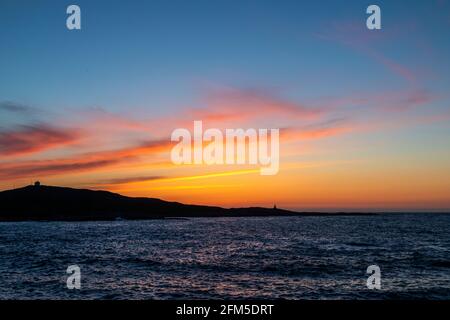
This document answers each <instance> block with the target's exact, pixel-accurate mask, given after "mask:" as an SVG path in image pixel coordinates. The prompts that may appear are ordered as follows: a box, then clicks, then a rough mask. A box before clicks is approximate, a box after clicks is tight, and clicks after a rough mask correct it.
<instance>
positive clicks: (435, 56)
mask: <svg viewBox="0 0 450 320" xmlns="http://www.w3.org/2000/svg"><path fill="white" fill-rule="evenodd" d="M375 3H376V4H378V5H379V6H380V7H381V12H382V13H381V15H382V29H381V30H368V29H367V28H366V18H367V17H368V15H367V14H366V8H367V6H368V5H370V4H375ZM70 4H77V5H79V6H80V7H81V16H82V29H81V30H72V31H69V30H68V29H67V28H66V18H67V14H66V8H67V6H68V5H70ZM0 39H1V41H0V190H6V189H11V188H14V187H21V186H24V185H28V184H30V183H31V182H32V181H35V180H40V181H41V183H43V184H46V185H57V186H70V187H76V188H92V189H103V190H110V191H113V192H118V193H121V194H124V195H129V196H146V197H157V198H162V199H165V200H171V201H180V202H185V203H196V204H211V205H221V206H226V207H233V206H253V205H258V206H273V205H274V204H275V203H276V204H277V206H278V207H283V208H291V209H299V210H308V209H314V210H362V209H370V210H401V211H417V210H420V211H422V210H434V211H436V210H437V211H441V210H449V209H450V90H449V89H450V59H449V58H450V1H444V0H440V1H439V0H436V1H434V0H432V1H376V2H373V3H372V2H367V1H326V2H318V1H285V0H283V1H264V0H253V1H247V0H232V1H225V0H217V1H211V0H209V1H206V0H195V1H186V0H185V1H156V0H152V1H129V2H126V1H78V0H77V1H5V0H0ZM194 120H202V121H203V126H204V127H205V128H219V129H221V130H224V129H226V128H244V129H245V128H280V135H281V140H280V144H281V145H280V171H279V173H278V174H277V175H274V176H262V175H260V173H259V166H255V165H232V166H231V165H211V166H207V165H174V164H172V162H171V159H170V150H171V148H172V146H173V145H174V143H172V142H171V141H170V135H171V133H172V131H173V130H174V129H176V128H187V129H189V130H191V131H192V130H193V121H194Z"/></svg>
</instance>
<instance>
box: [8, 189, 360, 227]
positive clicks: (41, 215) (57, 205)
mask: <svg viewBox="0 0 450 320" xmlns="http://www.w3.org/2000/svg"><path fill="white" fill-rule="evenodd" d="M361 214H365V213H344V212H340V213H318V212H295V211H289V210H283V209H278V208H276V206H274V207H273V208H261V207H249V208H229V209H227V208H221V207H214V206H202V205H188V204H182V203H179V202H169V201H164V200H160V199H155V198H132V197H126V196H122V195H120V194H117V193H112V192H108V191H95V190H88V189H73V188H63V187H53V186H44V185H40V183H36V184H35V185H30V186H26V187H23V188H18V189H13V190H6V191H1V192H0V221H49V220H52V221H92V220H116V219H128V220H138V219H141V220H142V219H162V218H171V217H172V218H174V217H244V216H246V217H249V216H310V215H361Z"/></svg>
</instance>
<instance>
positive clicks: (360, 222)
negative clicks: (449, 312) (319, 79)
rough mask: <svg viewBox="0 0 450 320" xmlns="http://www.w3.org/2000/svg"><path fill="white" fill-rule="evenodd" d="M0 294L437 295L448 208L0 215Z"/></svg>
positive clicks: (445, 277)
mask: <svg viewBox="0 0 450 320" xmlns="http://www.w3.org/2000/svg"><path fill="white" fill-rule="evenodd" d="M69 266H76V267H77V268H79V273H77V274H75V273H73V272H69V273H68V272H67V270H68V267H69ZM369 266H375V268H378V271H379V272H375V274H373V272H374V271H373V270H374V269H373V267H372V269H370V268H369V271H370V272H369V273H368V272H367V271H368V267H369ZM71 270H73V269H69V271H71ZM74 275H75V276H78V275H79V280H80V281H79V284H80V287H79V289H76V288H73V285H72V289H69V288H68V282H69V287H71V286H70V284H73V283H74V282H73V279H74V278H73V276H74ZM373 276H376V277H378V279H379V280H380V281H379V284H380V285H379V287H378V288H377V287H374V286H373V285H369V286H368V283H367V282H368V279H369V278H370V277H372V278H371V279H372V280H373V279H374V278H373ZM68 280H70V281H68ZM369 280H370V279H369ZM372 280H370V281H369V282H370V284H373V283H376V282H373V281H372ZM369 287H370V288H369ZM0 299H27V300H28V299H64V300H66V299H89V300H90V299H105V300H110V299H132V300H142V299H295V300H304V299H307V300H316V299H346V300H354V299H357V300H366V299H370V300H372V299H376V300H378V299H383V300H384V299H432V300H435V299H436V300H447V299H450V215H449V214H432V213H428V214H427V213H423V214H418V213H414V214H381V215H376V216H310V217H302V216H298V217H242V218H239V217H233V218H231V217H230V218H189V219H164V220H146V221H109V222H2V223H0Z"/></svg>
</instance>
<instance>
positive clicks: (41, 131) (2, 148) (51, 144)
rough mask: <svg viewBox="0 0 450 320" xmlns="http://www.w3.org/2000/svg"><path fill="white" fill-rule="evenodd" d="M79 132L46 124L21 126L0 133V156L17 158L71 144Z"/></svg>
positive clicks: (76, 139)
mask: <svg viewBox="0 0 450 320" xmlns="http://www.w3.org/2000/svg"><path fill="white" fill-rule="evenodd" d="M79 138H80V132H79V131H77V130H73V129H62V128H56V127H52V126H50V125H47V124H35V125H21V126H19V127H16V128H14V129H11V130H3V131H0V154H1V155H2V156H18V155H24V154H30V153H35V152H39V151H43V150H48V149H51V148H56V147H61V146H67V145H69V144H73V143H75V142H76V141H78V139H79Z"/></svg>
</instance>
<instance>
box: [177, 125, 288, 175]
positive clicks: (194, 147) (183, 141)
mask: <svg viewBox="0 0 450 320" xmlns="http://www.w3.org/2000/svg"><path fill="white" fill-rule="evenodd" d="M171 140H172V141H177V142H178V144H176V145H175V146H174V147H173V148H172V151H171V154H170V157H171V160H172V162H173V163H174V164H207V165H211V164H229V165H235V164H241V165H242V164H249V165H260V173H261V175H275V174H277V173H278V170H279V167H280V132H279V129H253V128H250V129H246V130H244V129H225V132H222V131H221V130H219V129H217V128H209V129H207V130H205V131H204V132H203V122H202V121H194V132H193V134H191V132H190V131H189V130H188V129H185V128H178V129H175V130H174V131H173V132H172V136H171Z"/></svg>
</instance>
